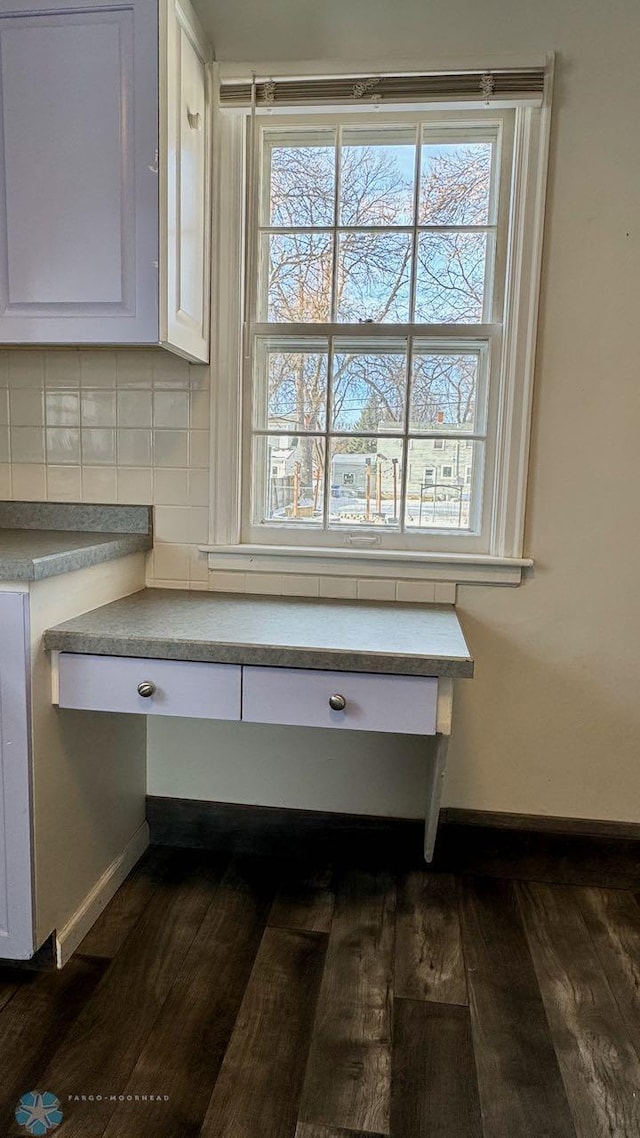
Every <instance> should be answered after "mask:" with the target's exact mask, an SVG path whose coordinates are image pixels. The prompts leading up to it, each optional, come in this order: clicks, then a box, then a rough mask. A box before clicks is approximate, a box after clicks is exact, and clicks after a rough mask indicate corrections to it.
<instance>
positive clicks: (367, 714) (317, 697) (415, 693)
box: [242, 667, 438, 735]
mask: <svg viewBox="0 0 640 1138" xmlns="http://www.w3.org/2000/svg"><path fill="white" fill-rule="evenodd" d="M437 696H438V681H437V679H435V678H432V677H430V676H429V677H424V676H386V675H384V676H381V675H374V674H369V673H366V674H365V673H362V672H321V671H317V672H316V671H310V670H307V669H304V668H264V667H245V668H243V682H242V718H243V720H245V721H246V722H248V723H282V724H289V725H291V726H294V727H334V728H336V729H337V730H342V731H390V732H393V733H394V734H400V735H433V734H435V730H436V703H437ZM336 697H338V700H337V702H341V701H344V708H343V709H342V710H333V708H332V706H331V704H330V703H329V700H330V699H332V700H333V701H334V702H336Z"/></svg>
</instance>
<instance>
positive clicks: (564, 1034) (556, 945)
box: [518, 884, 640, 1138]
mask: <svg viewBox="0 0 640 1138" xmlns="http://www.w3.org/2000/svg"><path fill="white" fill-rule="evenodd" d="M518 899H519V902H520V906H521V909H522V913H523V918H524V923H525V928H526V931H527V937H528V939H529V945H530V948H531V954H532V957H533V961H534V965H535V968H536V972H537V975H538V981H539V984H540V989H541V991H542V995H543V999H544V1002H545V1007H546V1011H547V1017H548V1020H549V1025H550V1029H551V1033H552V1035H553V1040H554V1045H555V1049H556V1052H557V1055H558V1061H559V1063H560V1067H561V1070H562V1075H563V1079H564V1084H565V1087H566V1092H567V1097H568V1099H569V1102H570V1104H571V1108H572V1111H573V1116H574V1120H575V1127H576V1132H577V1134H578V1138H594V1136H597V1138H599V1136H600V1135H602V1136H603V1138H604V1136H605V1135H606V1136H607V1138H628V1136H629V1135H631V1134H640V1093H639V1091H638V1087H639V1071H640V1068H639V1065H638V1056H637V1054H636V1052H635V1049H634V1047H633V1045H632V1043H631V1041H630V1039H629V1035H628V1032H627V1030H626V1027H625V1023H624V1020H623V1018H622V1016H621V1014H620V1011H619V1009H618V1006H617V1004H616V1002H615V1000H614V998H613V996H612V994H611V989H610V988H609V985H608V983H607V980H606V977H605V976H604V974H603V972H602V969H601V966H600V962H599V960H598V954H597V952H596V950H595V946H594V944H593V941H592V940H591V937H590V935H589V932H588V929H587V927H586V925H585V922H584V919H583V917H582V913H581V912H580V908H579V905H578V899H577V897H576V894H575V890H574V889H572V888H571V887H568V886H549V885H537V884H533V885H524V884H520V885H518Z"/></svg>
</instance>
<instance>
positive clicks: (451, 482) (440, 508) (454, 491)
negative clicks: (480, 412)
mask: <svg viewBox="0 0 640 1138" xmlns="http://www.w3.org/2000/svg"><path fill="white" fill-rule="evenodd" d="M439 441H441V442H442V444H443V445H441V446H439V447H437V449H436V444H437V443H438V442H439ZM482 447H483V444H482V443H478V442H473V441H471V440H470V439H469V440H467V439H443V440H438V439H410V440H409V448H408V457H407V462H408V469H407V502H406V507H405V525H406V527H407V529H419V528H422V529H454V530H465V529H470V527H471V518H472V516H473V507H474V498H475V496H476V495H478V494H479V492H480V490H479V487H480V482H481V473H482V472H481V469H480V465H481V461H482Z"/></svg>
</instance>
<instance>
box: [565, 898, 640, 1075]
mask: <svg viewBox="0 0 640 1138" xmlns="http://www.w3.org/2000/svg"><path fill="white" fill-rule="evenodd" d="M575 896H576V900H577V902H578V905H579V906H580V910H581V912H582V916H583V918H584V921H585V924H586V926H587V928H588V930H589V934H590V936H591V939H592V941H593V943H594V945H595V948H596V952H597V953H598V959H599V961H600V966H601V968H602V971H603V973H604V975H605V977H606V979H607V982H608V984H609V987H610V989H611V992H612V994H613V996H614V999H615V1000H616V1003H617V1005H618V1008H619V1011H620V1015H621V1016H622V1018H623V1020H624V1022H625V1024H626V1028H627V1031H628V1033H629V1038H630V1039H631V1041H632V1043H633V1045H634V1047H635V1050H636V1054H637V1055H638V1057H639V1059H640V905H638V903H637V901H636V899H635V897H634V896H633V894H631V893H625V892H623V891H620V890H609V889H577V890H576V893H575Z"/></svg>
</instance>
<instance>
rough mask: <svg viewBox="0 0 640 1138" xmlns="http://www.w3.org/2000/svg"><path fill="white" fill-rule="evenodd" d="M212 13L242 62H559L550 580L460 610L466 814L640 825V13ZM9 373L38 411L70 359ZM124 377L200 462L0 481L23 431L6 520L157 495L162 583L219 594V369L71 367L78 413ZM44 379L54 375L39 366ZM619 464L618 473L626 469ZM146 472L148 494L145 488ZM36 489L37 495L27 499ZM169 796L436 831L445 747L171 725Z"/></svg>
mask: <svg viewBox="0 0 640 1138" xmlns="http://www.w3.org/2000/svg"><path fill="white" fill-rule="evenodd" d="M205 7H206V9H207V11H206V12H205V11H204V9H205ZM200 10H201V13H202V14H203V16H204V17H205V19H206V20H207V21H208V23H209V27H210V31H211V34H212V37H213V39H214V41H215V43H216V49H217V55H218V58H219V59H227V60H231V59H234V58H235V59H245V60H250V59H252V58H254V59H268V58H271V59H309V58H316V59H323V58H324V59H329V58H335V59H344V61H345V67H347V66H348V67H353V66H354V65H355V61H356V60H357V59H358V58H359V57H362V56H366V57H368V58H373V57H376V58H377V59H379V60H380V65H381V67H392V66H393V65H394V63H396V64H398V65H399V64H400V63H401V62H402V60H403V59H406V58H407V57H411V58H412V59H413V60H414V62H415V60H416V58H419V59H421V60H423V62H424V66H425V67H428V66H429V65H430V64H437V63H438V61H439V60H444V59H446V60H448V61H449V62H451V61H452V60H454V59H456V58H460V59H462V60H464V58H469V59H470V60H471V58H472V57H473V60H474V62H477V61H478V58H480V59H481V58H482V57H483V55H489V54H490V55H491V56H492V57H494V56H495V55H496V54H501V53H515V55H516V56H518V57H519V58H520V59H522V57H525V58H526V55H527V53H528V52H535V53H538V52H540V51H545V50H548V49H552V50H555V51H556V52H557V53H558V58H557V73H558V78H557V84H556V95H555V109H554V123H553V135H552V151H551V171H550V186H549V208H548V217H547V227H546V241H545V258H544V267H543V288H542V306H541V318H540V335H539V353H538V366H537V380H536V397H535V408H534V437H533V450H532V457H531V481H530V493H529V502H528V514H527V535H526V546H527V550H526V551H527V552H528V553H530V554H531V555H532V556H533V557H534V558H535V560H536V569H535V571H534V572H533V573H532V574H531V576H530V578H529V579H528V580H527V582H526V583H525V584H524V585H523V586H522V587H521V588H519V589H506V588H494V589H491V588H486V587H465V588H463V589H460V590H459V593H458V596H459V611H460V616H461V619H462V622H463V625H464V628H465V632H466V633H467V637H468V639H469V642H470V644H471V647H472V650H473V653H474V655H475V657H476V661H477V671H476V678H475V679H474V680H473V681H464V682H461V683H459V684H458V685H457V693H456V708H455V722H454V738H453V741H452V746H451V759H450V764H449V771H450V773H449V778H448V783H447V787H446V792H445V794H446V799H445V800H446V803H447V804H449V805H455V806H465V807H471V808H476V809H486V810H507V811H516V812H524V813H544V814H557V815H568V816H575V817H587V818H588V817H591V818H604V819H606V818H618V819H622V820H629V821H634V820H636V821H637V820H640V762H638V755H639V746H638V741H639V740H640V711H639V710H638V709H639V707H640V700H638V693H637V689H638V673H639V671H640V669H639V667H638V658H639V651H638V644H639V642H640V595H639V594H640V589H639V586H638V568H637V563H638V559H639V557H640V538H639V536H638V512H639V511H638V493H637V487H638V486H639V485H640V477H639V475H640V469H639V467H640V457H639V456H640V448H639V447H638V444H637V440H638V438H639V437H640V383H639V380H638V371H639V368H638V350H637V348H636V325H637V323H638V318H639V317H638V314H639V313H640V283H639V282H640V213H639V208H638V201H639V197H638V187H639V186H640V142H639V133H638V120H639V119H640V68H638V64H637V60H638V58H639V57H640V5H638V3H637V0H610V2H609V3H602V0H537V2H536V3H531V2H529V0H526V2H525V0H483V3H482V4H478V3H476V2H475V0H447V2H446V3H445V0H439V2H438V3H430V4H427V3H425V2H424V0H411V2H404V3H399V2H398V3H395V4H389V3H388V2H387V0H325V2H324V3H322V4H320V3H318V2H317V0H313V3H312V2H311V0H286V2H285V0H270V2H269V4H264V3H263V2H262V0H244V2H243V3H242V4H241V5H240V4H238V5H231V4H228V3H226V2H223V0H215V2H214V3H211V2H210V0H201V4H200ZM8 355H9V360H8V363H7V366H6V371H5V372H3V371H2V366H1V361H0V389H1V388H2V376H3V375H5V377H6V384H7V387H8V388H10V387H13V386H21V382H22V379H24V374H22V375H21V368H23V369H24V368H26V372H27V374H29V373H30V368H33V367H36V371H37V375H40V376H41V379H37V378H36V380H33V378H32V380H30V384H31V386H32V387H35V388H36V389H37V388H38V385H40V386H42V387H43V388H44V385H45V383H46V384H47V385H49V384H51V385H55V383H56V378H55V377H56V376H58V378H60V375H61V370H60V369H61V367H62V365H60V367H59V366H58V364H59V361H60V359H62V358H64V357H65V354H62V355H61V354H58V353H13V352H12V353H9V354H8ZM105 355H106V357H107V358H108V359H110V360H112V361H114V362H113V363H112V364H109V366H108V367H107V375H108V376H109V379H108V382H107V381H105V382H104V386H105V390H108V389H109V387H111V386H112V385H113V386H116V385H118V386H121V387H124V388H126V387H127V386H133V387H134V388H135V384H136V383H140V384H141V388H140V389H142V390H147V391H150V392H151V393H153V391H158V392H160V391H162V390H163V382H165V381H166V382H167V389H168V390H174V391H176V392H177V391H184V392H186V393H187V394H188V395H189V403H188V406H189V407H190V408H191V410H190V415H191V416H192V418H191V419H190V422H189V424H188V425H187V427H186V428H180V430H185V431H186V432H187V436H186V439H185V438H183V436H182V435H180V437H178V436H176V437H175V438H172V439H170V440H168V439H166V438H164V437H162V436H154V437H153V438H152V443H155V442H157V444H158V449H157V453H156V450H154V451H153V453H152V456H151V458H149V459H147V458H146V457H144V456H142V455H140V456H139V461H140V462H141V466H140V467H132V466H131V465H130V464H125V465H123V464H120V466H118V465H117V463H116V462H115V459H114V460H113V461H111V462H110V463H108V464H107V466H108V470H107V472H106V473H105V474H104V475H100V474H98V473H96V472H95V466H94V465H93V464H92V463H91V462H82V461H80V459H81V458H82V455H80V458H79V459H74V460H73V462H71V463H70V464H69V465H70V466H73V468H74V473H73V475H68V476H67V475H65V474H64V473H63V472H62V471H61V465H62V466H64V465H65V464H64V463H63V464H60V462H59V461H56V462H54V461H52V460H51V459H49V462H48V463H47V462H46V461H45V458H46V454H45V455H43V458H42V459H39V460H38V461H35V462H32V463H29V462H23V461H18V462H16V461H15V456H14V461H13V462H11V461H5V462H4V466H3V465H1V464H2V463H3V461H4V460H3V456H2V453H1V451H2V445H3V431H2V426H0V496H8V495H10V494H13V496H14V497H21V496H27V497H30V496H35V497H39V496H45V495H47V494H48V495H49V497H54V498H55V497H58V496H65V495H66V496H67V497H78V496H84V497H91V496H93V495H95V494H96V493H98V487H100V486H101V485H104V486H107V487H108V488H110V493H112V494H115V496H116V497H117V498H119V499H120V500H135V498H136V487H137V488H138V493H139V497H138V500H141V501H146V500H153V501H155V502H156V504H158V503H160V504H161V507H162V508H161V510H160V511H159V522H160V543H161V549H160V553H159V556H157V557H156V558H155V564H154V565H153V566H152V567H151V571H152V574H153V578H152V579H154V580H157V581H159V582H160V583H166V582H170V581H175V582H176V583H183V584H187V583H189V584H190V585H191V586H192V587H201V588H202V587H206V585H207V582H206V574H205V575H204V576H203V566H202V563H201V562H199V561H198V560H197V559H196V557H195V555H194V553H193V543H194V542H197V541H198V540H202V538H201V537H200V534H201V533H202V527H203V522H204V515H203V513H202V510H203V507H204V506H205V505H206V502H205V499H204V494H205V484H206V470H204V469H203V467H202V461H203V459H202V453H203V446H204V445H205V444H206V392H203V390H202V389H203V380H202V372H203V369H191V372H188V371H176V370H175V368H172V366H171V365H170V364H168V363H164V364H161V363H160V362H159V357H160V353H158V354H154V353H133V352H119V353H106V354H105V353H98V352H96V353H87V352H84V353H79V354H78V359H79V360H80V361H81V363H80V364H77V363H74V360H75V353H68V354H66V358H67V360H68V366H69V367H71V369H72V375H73V377H74V378H73V384H72V389H73V390H76V389H77V388H80V390H81V391H82V390H84V387H85V385H86V383H87V382H89V383H91V382H93V383H94V385H96V382H97V379H99V377H100V375H101V374H102V373H101V371H100V369H101V367H103V362H104V356H105ZM21 357H22V358H23V359H26V360H31V363H30V364H28V365H27V364H22V365H21V364H18V363H17V362H16V361H17V360H18V359H19V358H21ZM160 358H161V357H160ZM141 359H142V361H143V363H142V364H141V363H140V360H141ZM12 361H13V362H12ZM56 361H57V362H56ZM101 361H102V362H101ZM144 361H146V362H144ZM179 366H180V367H182V365H179ZM76 367H80V370H79V372H76V370H75V369H76ZM140 368H141V369H142V379H140V378H139V369H140ZM165 368H167V369H169V374H165V371H164V369H165ZM38 369H40V370H39V371H38ZM30 374H31V375H33V372H32V371H31V373H30ZM76 374H77V376H78V378H77V379H76V378H75V376H76ZM163 375H164V381H163ZM100 382H103V381H102V380H100ZM98 386H99V384H98ZM22 402H23V401H22ZM36 402H37V401H36ZM6 403H7V400H6V398H5V400H4V403H3V392H2V390H0V424H2V422H3V416H4V418H5V419H6V418H8V417H9V416H8V414H7V411H6ZM14 403H15V404H16V406H18V405H19V404H20V403H21V401H20V400H16V399H15V398H14ZM183 405H184V401H182V403H181V406H183ZM3 406H4V407H5V410H4V412H3ZM30 406H31V404H30ZM159 406H162V402H160V404H159ZM27 410H28V408H27ZM17 413H18V414H22V415H24V413H25V408H24V406H23V407H22V408H21V410H20V411H18V412H17ZM29 413H32V409H31V411H30V412H29ZM161 414H162V413H161ZM13 425H14V426H15V425H17V424H16V423H15V422H14V424H13ZM120 427H121V428H122V429H126V425H125V424H124V423H122V424H120ZM43 429H44V426H43ZM164 429H165V428H163V427H160V426H158V427H157V430H164ZM74 437H75V436H74ZM19 441H20V442H21V443H24V442H25V441H26V439H25V437H24V436H22V437H21V438H20V440H19ZM36 441H37V440H36ZM167 442H168V443H169V444H170V445H169V449H168V450H167V447H166V446H165V443H167ZM5 445H6V446H10V445H11V430H10V431H9V432H8V440H7V442H6V443H5ZM174 447H175V449H172V448H174ZM21 453H22V455H23V456H24V453H25V452H24V451H23V452H21ZM88 453H90V452H88ZM146 453H148V452H147V451H146V450H145V455H146ZM603 454H608V455H611V456H618V457H617V458H614V460H613V461H611V462H609V463H603V461H602V455H603ZM592 456H593V457H592ZM621 456H624V460H623V459H622V457H621ZM143 457H144V461H143ZM10 458H11V455H10V453H7V454H6V455H5V460H10ZM116 458H117V455H116ZM158 460H159V461H158ZM19 467H21V468H22V469H21V470H19V469H18V468H19ZM26 467H30V468H31V467H32V468H33V469H32V470H31V471H30V472H26V473H25V468H26ZM101 469H106V468H101ZM137 469H142V470H143V471H144V472H145V473H144V474H143V475H138V476H136V475H135V470H137ZM171 470H174V471H175V472H176V476H175V477H174V476H173V475H170V474H169V473H167V472H168V471H171ZM86 471H88V474H87V473H85V472H86ZM30 479H32V481H30ZM29 487H33V494H31V493H29V494H26V493H25V490H26V489H27V488H29ZM142 490H144V494H140V491H142ZM167 499H170V501H169V500H167ZM176 499H177V500H176ZM94 500H95V497H94ZM102 500H108V498H106V497H104V495H102ZM192 510H196V511H198V512H197V513H194V514H191V512H190V511H192ZM196 534H198V536H195V535H196ZM149 780H150V786H149V789H150V791H151V793H156V794H183V795H187V796H194V797H203V798H214V799H215V798H219V799H227V800H230V801H233V800H236V801H254V802H261V803H273V804H283V805H290V806H308V807H316V808H319V809H336V810H353V811H357V810H361V811H363V812H371V813H375V812H380V813H388V814H398V815H405V814H406V815H418V814H419V813H420V812H421V807H422V799H423V793H424V746H423V744H421V743H419V742H417V741H416V740H412V739H410V738H402V739H400V738H395V737H393V738H392V737H388V738H386V739H384V738H383V739H380V738H376V737H374V736H369V735H363V736H353V737H350V738H349V739H345V737H344V736H341V737H340V738H336V733H329V732H317V733H313V732H309V731H296V730H293V729H285V728H282V729H276V728H273V729H266V728H259V729H257V728H249V727H248V726H241V727H233V726H232V725H228V724H218V725H208V726H204V725H202V724H200V723H178V722H177V721H175V722H171V721H165V722H164V723H162V724H160V723H159V722H158V721H157V720H156V721H153V722H152V724H151V727H150V755H149Z"/></svg>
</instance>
